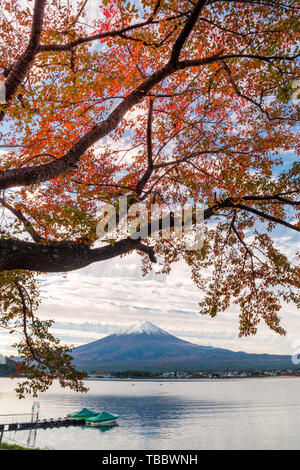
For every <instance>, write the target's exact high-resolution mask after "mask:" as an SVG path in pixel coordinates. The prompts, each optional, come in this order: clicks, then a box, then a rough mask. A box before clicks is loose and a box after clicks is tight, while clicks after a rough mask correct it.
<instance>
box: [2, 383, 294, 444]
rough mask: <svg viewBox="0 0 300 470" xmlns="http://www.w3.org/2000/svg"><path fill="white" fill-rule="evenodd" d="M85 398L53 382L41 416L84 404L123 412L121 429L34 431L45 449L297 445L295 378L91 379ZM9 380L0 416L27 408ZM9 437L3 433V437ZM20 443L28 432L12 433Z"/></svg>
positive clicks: (27, 403) (52, 415)
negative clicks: (15, 393) (199, 379)
mask: <svg viewBox="0 0 300 470" xmlns="http://www.w3.org/2000/svg"><path fill="white" fill-rule="evenodd" d="M87 385H88V386H89V388H90V391H89V392H88V393H87V394H86V395H82V394H76V393H74V392H69V391H67V390H62V389H60V388H59V386H58V385H57V384H55V385H54V386H53V387H52V388H51V389H50V390H49V391H48V392H47V393H46V394H43V395H41V396H40V397H39V399H38V400H39V402H40V406H41V408H40V417H41V418H42V419H44V418H58V417H64V416H65V415H66V414H67V413H70V412H73V411H77V410H79V409H81V408H83V407H88V408H91V409H94V410H105V411H108V412H111V413H115V414H118V415H119V416H120V418H119V420H118V422H119V426H118V427H114V428H109V429H107V430H105V431H103V430H101V429H98V428H86V427H69V428H54V429H47V430H38V431H37V436H36V446H37V447H39V448H48V449H94V450H95V449H104V450H116V449H120V450H124V449H129V450H132V449H134V450H138V449H141V450H148V449H153V450H164V449H166V450H177V449H179V450H189V449H191V450H195V449H197V450H202V449H300V379H298V378H263V379H233V380H202V381H182V382H177V381H168V382H165V381H160V382H159V381H135V382H133V381H89V382H87ZM13 389H14V382H13V381H12V380H10V379H6V378H0V414H4V413H22V412H23V413H25V412H30V410H31V404H32V401H33V399H32V398H27V399H26V400H18V399H17V398H16V396H15V395H14V393H13ZM7 436H8V435H7ZM10 437H11V438H14V439H17V440H18V441H19V442H20V441H21V442H22V441H24V442H26V439H27V437H28V431H19V432H17V433H11V436H10Z"/></svg>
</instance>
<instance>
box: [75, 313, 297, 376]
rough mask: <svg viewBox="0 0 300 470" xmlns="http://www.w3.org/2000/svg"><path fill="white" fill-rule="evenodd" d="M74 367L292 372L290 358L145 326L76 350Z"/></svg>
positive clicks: (110, 336)
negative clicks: (196, 341) (236, 349)
mask: <svg viewBox="0 0 300 470" xmlns="http://www.w3.org/2000/svg"><path fill="white" fill-rule="evenodd" d="M72 355H73V358H74V363H75V365H76V366H77V367H80V368H83V369H86V370H96V369H97V370H111V371H117V370H118V371H120V370H125V369H144V370H162V369H163V370H174V369H180V368H188V369H204V370H208V369H210V370H222V369H226V368H237V369H241V368H248V369H250V368H257V369H259V368H290V369H291V368H292V366H293V364H292V363H291V358H290V356H275V355H268V354H247V353H245V352H241V351H240V352H234V351H230V350H229V349H221V348H213V347H212V346H200V345H198V344H193V343H189V342H188V341H184V340H182V339H179V338H177V337H175V336H173V335H171V334H169V333H167V332H166V331H164V330H162V329H161V328H158V327H157V326H155V325H153V324H152V323H150V322H142V323H139V324H137V325H132V326H130V327H129V328H126V329H124V330H121V331H120V332H118V333H115V334H111V335H109V336H106V337H105V338H102V339H100V340H98V341H94V342H92V343H88V344H85V345H83V346H79V347H77V348H75V349H74V350H73V353H72Z"/></svg>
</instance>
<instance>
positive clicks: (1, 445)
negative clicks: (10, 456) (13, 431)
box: [0, 442, 39, 450]
mask: <svg viewBox="0 0 300 470" xmlns="http://www.w3.org/2000/svg"><path fill="white" fill-rule="evenodd" d="M0 450H39V449H29V448H28V447H21V446H18V445H16V444H7V443H6V442H0Z"/></svg>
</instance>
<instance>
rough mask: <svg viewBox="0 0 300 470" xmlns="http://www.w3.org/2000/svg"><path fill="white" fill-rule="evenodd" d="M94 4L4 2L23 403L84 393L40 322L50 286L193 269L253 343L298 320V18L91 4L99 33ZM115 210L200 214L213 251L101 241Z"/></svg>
mask: <svg viewBox="0 0 300 470" xmlns="http://www.w3.org/2000/svg"><path fill="white" fill-rule="evenodd" d="M89 3H90V2H89V1H87V0H80V1H77V2H71V1H68V0H35V1H31V0H27V1H22V2H21V1H18V0H1V8H0V44H1V50H0V67H2V74H3V75H2V89H4V94H5V99H4V100H3V102H2V104H1V108H0V120H1V124H2V130H1V142H0V144H1V154H0V190H1V197H0V205H1V206H2V217H1V239H0V253H1V256H0V282H1V292H0V302H1V319H0V322H1V325H2V327H4V328H7V329H10V330H11V331H22V333H23V337H22V340H21V341H20V342H19V343H18V344H17V345H16V347H17V355H18V356H19V357H20V358H21V359H20V362H19V365H18V367H19V370H20V371H21V372H23V373H24V374H25V376H26V377H27V378H28V381H25V382H23V384H22V385H20V388H19V394H20V396H23V395H24V393H25V392H27V391H30V390H33V391H34V392H36V391H38V390H45V389H46V388H47V387H48V386H49V384H50V383H51V382H52V380H53V379H55V378H58V379H59V380H60V382H61V384H62V385H63V386H70V387H72V388H74V389H75V390H84V386H83V383H82V379H83V378H84V374H83V373H81V372H78V371H76V370H75V369H74V368H73V366H72V363H71V358H70V355H69V352H70V350H69V349H68V348H66V347H64V346H62V345H60V343H59V341H58V340H57V339H56V338H54V337H53V336H52V335H51V333H50V330H49V328H50V327H51V321H49V322H47V321H41V320H39V319H38V318H37V316H36V313H35V312H36V310H37V308H38V304H39V296H38V276H39V274H40V273H44V274H45V273H53V272H68V271H71V270H76V269H79V268H82V267H84V266H87V265H89V264H91V263H96V262H100V261H102V260H107V259H112V258H114V257H117V256H121V255H125V254H127V253H131V252H133V251H136V252H137V253H139V254H140V255H141V256H142V261H143V269H144V271H145V272H147V270H149V269H151V266H152V264H153V263H154V262H155V261H156V260H159V265H160V269H161V271H163V272H169V270H170V267H171V265H172V263H174V262H176V261H178V260H180V259H183V260H185V262H186V263H187V264H188V265H189V266H190V267H191V272H192V278H193V280H194V281H195V283H196V284H197V285H198V286H199V287H200V289H201V291H202V292H204V296H203V297H202V300H201V302H200V304H199V305H200V312H201V313H204V314H209V315H211V316H215V315H216V314H217V313H219V312H221V311H224V310H225V309H227V308H229V307H230V305H231V303H235V304H237V305H239V308H240V334H241V335H248V334H255V333H256V331H257V325H258V323H259V322H260V321H261V320H263V321H264V322H265V323H266V324H267V325H268V326H269V327H270V328H271V329H273V330H275V331H276V332H277V333H279V334H284V333H285V331H284V329H283V328H282V327H281V326H280V317H279V311H280V308H281V302H282V301H283V302H295V303H296V305H298V306H300V296H299V290H298V289H299V286H300V277H299V274H300V269H299V264H297V263H298V261H299V253H296V250H294V253H293V257H292V259H289V258H288V256H287V255H286V254H285V253H283V252H281V251H280V250H279V248H278V246H276V245H275V243H274V231H275V230H278V228H280V227H281V229H282V230H284V231H289V232H290V233H292V232H298V233H299V232H300V219H299V215H300V212H299V206H300V202H299V193H300V184H299V170H300V164H299V161H298V160H297V149H298V148H299V138H298V136H297V134H296V132H295V129H296V124H297V120H298V119H299V109H298V106H297V103H298V89H299V88H300V85H299V83H300V82H299V80H297V79H299V69H298V57H299V53H298V49H299V38H297V34H298V13H299V4H297V2H296V1H294V0H283V1H280V0H278V1H277V0H276V1H275V0H254V1H252V0H240V1H234V0H207V1H205V0H200V1H196V0H195V1H191V0H177V1H176V2H175V1H173V0H168V1H165V0H161V1H160V0H140V1H134V0H133V1H127V0H116V1H112V0H102V1H96V0H93V5H94V7H95V4H97V5H98V8H99V10H98V13H99V14H98V15H97V19H94V18H93V17H91V14H90V13H89V11H90V10H89ZM3 87H4V88H3ZM297 88H298V89H297ZM120 196H123V197H124V196H126V197H127V201H128V203H127V209H128V210H129V209H130V208H131V207H132V206H133V205H134V204H136V203H143V204H144V205H146V207H147V208H150V207H151V205H153V204H154V203H155V204H158V205H161V206H164V207H169V208H170V212H172V207H173V206H174V205H179V206H182V207H183V206H184V205H185V204H187V203H190V202H193V204H196V205H197V204H200V203H201V204H203V205H204V220H205V226H204V229H203V243H202V248H201V249H199V250H190V249H188V248H187V247H186V245H185V244H184V243H182V241H180V240H177V239H176V237H175V236H174V234H173V232H172V230H171V232H170V235H169V236H168V237H167V238H165V237H161V238H158V237H156V238H153V237H152V238H151V237H148V238H146V239H141V237H139V236H137V237H135V238H133V237H130V236H125V237H123V238H122V237H119V238H117V239H114V240H113V241H110V242H108V241H106V242H103V241H101V240H98V237H97V230H96V227H97V224H98V223H99V221H101V208H103V207H104V205H106V204H111V205H112V206H114V207H116V208H117V205H118V200H119V197H120ZM102 215H103V214H102ZM161 220H162V219H160V220H159V221H158V230H160V229H161V228H162V227H161ZM170 220H171V225H172V221H174V216H173V214H171V217H170ZM118 221H120V218H118V220H117V222H118ZM150 222H151V221H150V220H149V223H150ZM280 233H282V231H281V232H280Z"/></svg>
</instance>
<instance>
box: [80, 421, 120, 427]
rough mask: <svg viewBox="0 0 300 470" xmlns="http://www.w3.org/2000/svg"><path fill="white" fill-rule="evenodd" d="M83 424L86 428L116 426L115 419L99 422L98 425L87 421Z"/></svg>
mask: <svg viewBox="0 0 300 470" xmlns="http://www.w3.org/2000/svg"><path fill="white" fill-rule="evenodd" d="M85 424H86V425H87V426H92V427H99V426H101V427H102V426H112V425H113V424H117V422H116V420H115V419H111V420H109V421H101V422H100V423H91V422H89V421H86V422H85Z"/></svg>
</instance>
